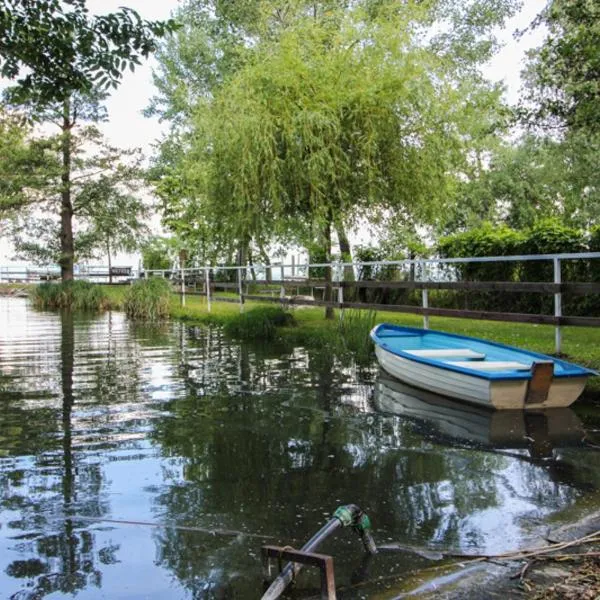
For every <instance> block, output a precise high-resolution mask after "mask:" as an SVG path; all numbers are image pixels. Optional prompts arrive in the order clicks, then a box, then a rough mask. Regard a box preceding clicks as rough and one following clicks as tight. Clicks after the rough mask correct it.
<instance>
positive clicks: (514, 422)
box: [373, 371, 585, 458]
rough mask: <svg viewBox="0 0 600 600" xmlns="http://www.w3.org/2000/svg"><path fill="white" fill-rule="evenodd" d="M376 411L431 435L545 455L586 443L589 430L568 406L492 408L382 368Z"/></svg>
mask: <svg viewBox="0 0 600 600" xmlns="http://www.w3.org/2000/svg"><path fill="white" fill-rule="evenodd" d="M373 404H374V407H375V410H377V411H378V412H380V413H385V414H390V415H394V416H398V417H401V418H402V419H406V420H409V421H411V422H412V423H413V424H414V426H415V427H416V428H417V430H419V431H423V433H425V434H426V435H427V437H428V439H434V440H436V441H438V442H441V443H452V444H456V443H462V444H467V445H469V446H476V447H483V448H494V449H527V450H528V451H529V455H530V456H531V457H532V458H547V457H549V456H551V455H552V451H553V449H556V448H569V447H578V446H582V445H583V444H584V439H585V430H584V428H583V425H582V423H581V421H580V420H579V418H578V417H577V415H576V414H575V413H574V412H573V410H571V409H570V408H551V409H542V410H527V411H524V410H489V409H488V408H484V407H481V406H475V405H474V404H465V403H464V402H460V401H457V400H453V399H451V398H448V397H446V396H440V395H438V394H434V393H432V392H429V391H426V390H422V389H419V388H414V387H412V386H409V385H406V384H405V383H402V382H401V381H399V380H398V379H396V378H395V377H391V376H389V375H388V374H387V373H385V372H384V371H381V372H380V373H379V376H378V377H377V381H376V382H375V393H374V397H373Z"/></svg>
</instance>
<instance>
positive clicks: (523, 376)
mask: <svg viewBox="0 0 600 600" xmlns="http://www.w3.org/2000/svg"><path fill="white" fill-rule="evenodd" d="M380 329H392V330H396V331H399V332H402V331H408V332H414V333H415V334H416V335H420V336H424V335H426V334H428V333H432V334H439V335H443V336H446V337H450V338H454V339H459V340H467V341H476V342H480V343H483V344H487V345H489V346H494V347H496V348H501V349H504V350H511V351H513V352H519V353H521V354H524V355H526V356H529V357H533V358H537V359H540V360H545V361H547V360H551V361H552V362H553V363H558V364H560V365H561V366H562V367H563V369H566V370H567V372H563V373H555V374H554V378H555V379H564V378H571V377H582V376H593V375H598V372H597V371H594V370H592V369H588V368H587V367H582V366H580V365H577V364H575V363H570V362H568V361H565V360H562V359H560V358H554V357H553V356H550V355H547V354H542V353H541V352H534V351H532V350H525V349H522V348H517V347H515V346H509V345H508V344H502V343H500V342H492V341H488V340H484V339H481V338H474V337H471V336H467V335H460V334H457V333H446V332H445V331H439V330H436V329H420V328H417V327H407V326H404V325H394V324H393V323H379V324H378V325H375V327H373V329H372V330H371V332H370V334H369V335H370V337H371V340H372V341H373V342H374V343H375V344H376V345H377V346H379V347H380V348H381V349H382V350H385V351H386V352H389V353H390V354H392V355H395V356H399V357H400V358H404V359H407V360H411V361H414V362H418V363H421V364H424V365H428V366H430V367H434V368H437V369H444V370H447V371H454V372H455V373H462V374H463V375H468V376H471V377H478V378H480V379H486V380H489V381H507V380H509V381H510V380H530V379H531V370H529V371H505V372H502V371H500V372H490V371H477V370H475V369H469V368H467V367H459V366H456V365H453V364H452V363H448V362H444V361H442V360H437V359H434V358H427V357H421V356H417V355H414V354H410V353H409V352H404V351H403V350H398V349H393V348H391V347H390V346H389V345H387V344H386V343H385V341H384V339H385V338H381V337H379V335H378V331H379V330H380ZM390 337H391V336H390Z"/></svg>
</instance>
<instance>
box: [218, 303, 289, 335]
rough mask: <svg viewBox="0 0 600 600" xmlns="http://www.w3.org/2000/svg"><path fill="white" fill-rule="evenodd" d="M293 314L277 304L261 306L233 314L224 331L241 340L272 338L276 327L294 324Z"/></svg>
mask: <svg viewBox="0 0 600 600" xmlns="http://www.w3.org/2000/svg"><path fill="white" fill-rule="evenodd" d="M294 324H295V319H294V317H293V315H292V314H291V313H290V312H289V311H287V310H284V309H283V308H280V307H278V306H261V307H257V308H253V309H252V310H249V311H248V312H244V313H241V314H239V315H237V316H235V317H234V318H233V319H232V320H231V321H228V322H227V323H226V324H225V332H226V333H227V334H228V335H230V336H232V337H236V338H239V339H242V340H272V339H273V338H274V337H275V334H276V333H277V327H284V326H286V325H294Z"/></svg>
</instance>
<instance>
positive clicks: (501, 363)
mask: <svg viewBox="0 0 600 600" xmlns="http://www.w3.org/2000/svg"><path fill="white" fill-rule="evenodd" d="M446 362H447V363H448V364H449V365H454V366H455V367H462V368H463V369H473V370H475V371H529V370H530V369H531V365H528V364H525V363H520V362H516V361H514V360H487V361H481V362H478V361H470V360H447V361H446Z"/></svg>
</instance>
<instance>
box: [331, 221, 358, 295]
mask: <svg viewBox="0 0 600 600" xmlns="http://www.w3.org/2000/svg"><path fill="white" fill-rule="evenodd" d="M335 232H336V234H337V237H338V242H339V244H340V254H341V257H342V262H345V263H351V262H352V251H351V249H350V240H349V239H348V236H347V235H346V229H345V227H344V222H343V221H342V219H336V221H335ZM344 281H356V278H355V276H354V267H352V265H346V266H345V267H344ZM344 295H345V296H346V299H347V301H348V302H352V301H354V299H355V297H356V289H355V288H347V289H344Z"/></svg>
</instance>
